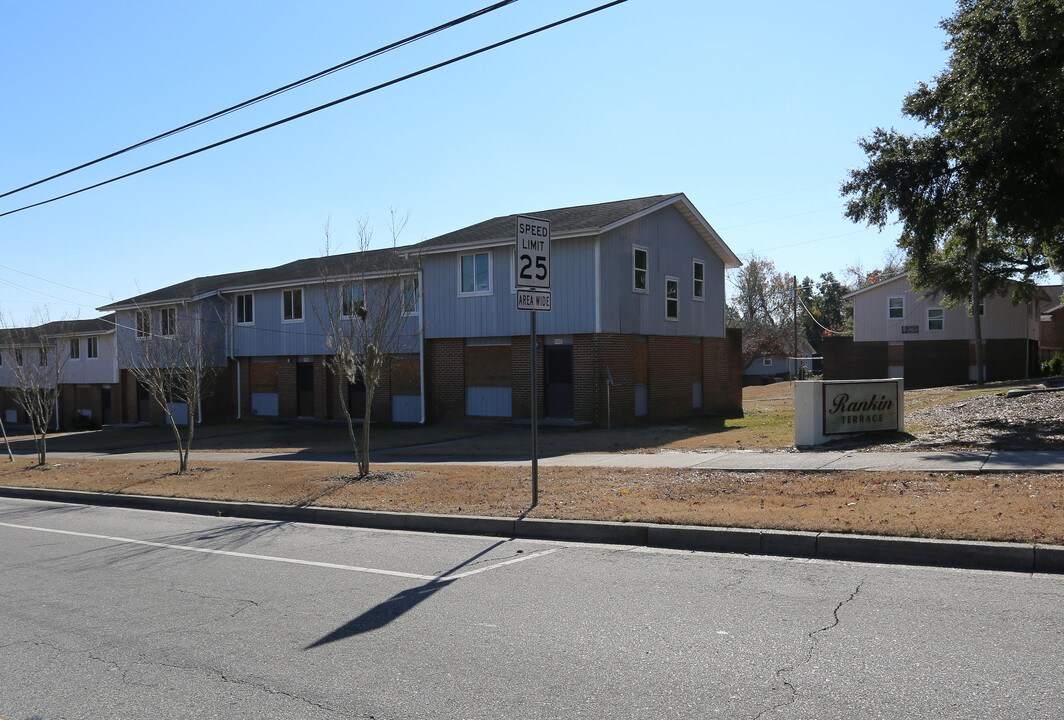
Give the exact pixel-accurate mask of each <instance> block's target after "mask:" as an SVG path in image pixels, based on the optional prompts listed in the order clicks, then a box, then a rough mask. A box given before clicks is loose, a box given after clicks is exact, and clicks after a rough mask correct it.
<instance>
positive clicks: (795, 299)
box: [791, 275, 798, 380]
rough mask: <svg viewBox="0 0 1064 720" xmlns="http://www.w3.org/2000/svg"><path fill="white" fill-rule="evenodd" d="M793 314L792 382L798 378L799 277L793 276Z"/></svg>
mask: <svg viewBox="0 0 1064 720" xmlns="http://www.w3.org/2000/svg"><path fill="white" fill-rule="evenodd" d="M791 313H792V314H793V315H794V352H793V353H791V355H792V356H793V357H794V374H793V375H791V380H794V379H795V378H796V377H798V276H797V275H792V276H791Z"/></svg>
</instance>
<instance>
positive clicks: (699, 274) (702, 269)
mask: <svg viewBox="0 0 1064 720" xmlns="http://www.w3.org/2000/svg"><path fill="white" fill-rule="evenodd" d="M691 297H693V298H694V299H695V300H701V301H703V302H705V299H706V264H705V263H704V262H702V261H701V260H695V261H694V270H693V271H692V283H691Z"/></svg>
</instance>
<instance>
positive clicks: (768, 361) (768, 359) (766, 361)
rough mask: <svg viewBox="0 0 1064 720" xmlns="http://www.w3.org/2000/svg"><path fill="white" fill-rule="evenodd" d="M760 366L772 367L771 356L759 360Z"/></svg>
mask: <svg viewBox="0 0 1064 720" xmlns="http://www.w3.org/2000/svg"><path fill="white" fill-rule="evenodd" d="M761 364H762V365H764V366H765V367H771V366H772V356H771V355H765V356H764V357H763V358H761Z"/></svg>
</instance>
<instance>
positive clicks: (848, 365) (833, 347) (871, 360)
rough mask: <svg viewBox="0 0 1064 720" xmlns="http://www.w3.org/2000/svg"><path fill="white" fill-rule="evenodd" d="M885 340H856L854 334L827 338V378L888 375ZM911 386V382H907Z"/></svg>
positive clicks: (825, 356)
mask: <svg viewBox="0 0 1064 720" xmlns="http://www.w3.org/2000/svg"><path fill="white" fill-rule="evenodd" d="M887 347H888V346H887V343H886V342H854V341H853V338H852V337H844V336H832V337H826V338H824V346H823V349H822V351H821V352H822V353H823V355H824V379H825V380H864V379H867V378H885V377H887V353H888V352H889V351H888V349H887ZM906 387H908V383H906Z"/></svg>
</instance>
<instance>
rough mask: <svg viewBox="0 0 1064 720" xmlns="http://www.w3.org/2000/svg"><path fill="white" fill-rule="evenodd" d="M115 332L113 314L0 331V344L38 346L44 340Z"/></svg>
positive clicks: (54, 321)
mask: <svg viewBox="0 0 1064 720" xmlns="http://www.w3.org/2000/svg"><path fill="white" fill-rule="evenodd" d="M114 331H115V316H114V313H111V314H110V315H104V316H103V317H98V318H91V319H87V320H53V321H52V322H47V323H44V324H43V325H35V326H32V327H20V328H3V329H0V344H3V345H21V346H30V345H38V344H40V343H41V341H43V340H44V339H46V338H54V337H64V336H68V335H106V334H107V333H112V332H114Z"/></svg>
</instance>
